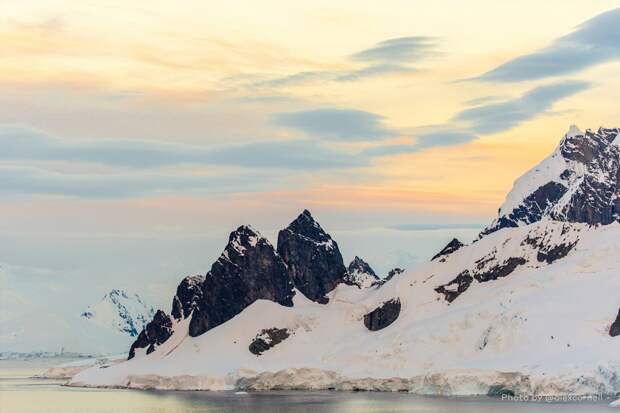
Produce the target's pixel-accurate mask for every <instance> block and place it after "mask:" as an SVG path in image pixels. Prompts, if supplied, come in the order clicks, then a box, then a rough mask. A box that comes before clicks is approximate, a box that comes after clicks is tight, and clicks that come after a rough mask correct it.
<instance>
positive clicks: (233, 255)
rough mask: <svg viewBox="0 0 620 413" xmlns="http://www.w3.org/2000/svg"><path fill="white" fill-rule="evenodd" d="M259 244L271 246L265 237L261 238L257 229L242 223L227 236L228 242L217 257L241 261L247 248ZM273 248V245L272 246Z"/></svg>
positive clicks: (252, 247)
mask: <svg viewBox="0 0 620 413" xmlns="http://www.w3.org/2000/svg"><path fill="white" fill-rule="evenodd" d="M259 243H260V244H261V246H271V244H270V243H269V241H268V240H267V239H266V238H263V237H262V236H261V235H260V234H259V233H258V232H257V231H255V230H254V228H252V227H251V226H249V225H242V226H240V227H239V228H237V229H236V230H234V231H233V232H231V233H230V236H229V237H228V244H227V245H226V248H224V252H223V253H222V255H220V258H219V259H222V260H227V261H231V262H238V261H240V260H241V261H243V259H242V257H244V256H245V254H246V251H247V250H248V249H254V248H256V247H257V245H258V244H259ZM272 248H273V247H272Z"/></svg>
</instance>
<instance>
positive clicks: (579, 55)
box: [475, 8, 620, 82]
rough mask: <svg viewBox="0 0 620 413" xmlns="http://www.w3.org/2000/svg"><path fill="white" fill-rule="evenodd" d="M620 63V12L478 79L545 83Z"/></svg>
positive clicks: (612, 12)
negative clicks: (560, 76) (565, 75)
mask: <svg viewBox="0 0 620 413" xmlns="http://www.w3.org/2000/svg"><path fill="white" fill-rule="evenodd" d="M618 59H620V8H618V9H613V10H610V11H607V12H605V13H602V14H599V15H598V16H596V17H594V18H592V19H590V20H587V21H586V22H584V23H582V24H581V25H579V26H578V27H577V28H576V30H575V31H573V32H572V33H570V34H568V35H566V36H563V37H560V38H559V39H557V40H555V41H554V42H553V43H551V44H550V45H549V46H547V47H545V48H543V49H541V50H538V51H536V52H533V53H530V54H526V55H523V56H519V57H516V58H514V59H511V60H509V61H507V62H506V63H503V64H501V65H500V66H498V67H496V68H494V69H492V70H490V71H488V72H486V73H484V74H483V75H481V76H479V77H477V78H475V79H477V80H483V81H497V82H519V81H524V80H532V79H542V78H546V77H551V76H558V75H564V74H569V73H575V72H578V71H581V70H584V69H587V68H589V67H591V66H594V65H598V64H601V63H605V62H609V61H613V60H618Z"/></svg>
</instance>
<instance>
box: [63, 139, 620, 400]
mask: <svg viewBox="0 0 620 413" xmlns="http://www.w3.org/2000/svg"><path fill="white" fill-rule="evenodd" d="M617 135H618V129H599V131H598V132H592V131H586V132H585V133H581V132H579V131H578V130H577V129H576V128H571V130H570V131H569V133H567V134H566V135H565V136H564V138H563V139H562V140H561V142H560V145H559V147H558V149H556V151H555V152H554V153H553V154H552V155H551V156H550V157H549V158H547V159H546V160H544V161H543V162H542V163H541V164H539V165H538V166H536V167H535V168H534V169H532V170H531V171H529V172H527V173H526V174H525V175H524V176H523V177H521V178H519V179H518V180H517V181H516V183H515V186H514V188H513V189H512V191H511V192H510V194H509V195H508V198H507V200H506V202H505V203H504V204H503V205H502V207H501V208H500V210H499V214H498V217H497V219H495V220H494V221H493V222H492V223H491V224H490V225H489V226H488V227H487V228H486V229H485V230H483V231H482V233H481V234H480V236H479V237H478V239H476V240H474V242H471V243H469V244H468V245H463V244H462V243H461V242H460V241H456V242H451V243H450V244H448V246H446V248H444V249H443V250H442V251H440V253H439V254H438V256H437V257H435V259H432V260H430V261H429V262H427V263H426V264H424V265H421V266H419V267H416V268H414V269H413V270H410V271H406V272H402V273H400V272H399V271H394V272H393V276H392V277H390V278H389V280H388V281H386V282H384V283H382V285H381V287H380V288H359V287H358V285H351V284H354V283H351V282H350V281H349V280H347V274H348V271H346V269H344V265H343V264H342V259H341V256H340V253H339V251H338V250H337V244H336V243H335V241H334V240H333V239H332V238H331V237H330V236H329V235H328V234H327V233H325V231H324V230H323V229H322V228H321V227H320V225H319V224H318V223H317V222H316V221H315V220H314V218H312V216H311V214H310V213H309V212H308V211H304V212H303V213H302V214H301V215H300V216H299V217H298V218H297V219H296V220H295V221H294V222H293V224H291V225H289V226H288V227H287V228H285V229H284V230H283V231H281V232H280V237H279V240H278V246H277V248H276V249H275V252H274V251H273V247H271V248H269V247H268V245H267V243H268V241H266V240H264V241H263V238H262V237H260V235H258V233H257V232H255V231H253V232H249V231H247V230H245V229H243V230H242V231H241V233H239V234H236V233H233V234H231V240H239V241H238V242H237V241H235V242H232V245H231V243H229V245H228V246H227V247H226V249H225V251H224V252H225V253H227V252H228V254H223V255H224V258H220V260H222V261H223V262H222V263H220V264H218V265H221V266H222V269H221V271H219V272H217V273H216V274H215V279H214V280H213V281H211V282H208V280H209V279H210V278H211V277H213V276H214V275H213V274H214V273H213V269H212V271H211V273H209V274H207V275H206V277H205V279H204V281H202V278H198V279H195V280H192V281H191V282H186V281H185V280H184V281H183V282H182V283H181V284H182V285H180V286H179V289H177V297H176V298H175V299H173V303H180V304H173V310H174V308H176V309H177V310H176V311H175V313H176V314H182V315H183V317H176V316H172V317H171V316H166V317H159V318H160V320H159V321H158V320H157V318H158V317H157V316H156V320H153V321H152V323H156V325H154V326H151V327H150V330H151V332H152V334H151V332H149V327H148V326H147V329H146V330H145V331H144V332H143V333H144V336H147V338H148V337H155V338H154V339H153V340H152V343H154V344H153V345H152V349H151V350H150V351H149V350H148V349H150V348H151V345H150V344H149V347H148V348H147V350H146V351H140V352H137V353H136V356H135V357H134V358H132V359H131V360H129V361H127V362H124V363H121V364H118V365H115V366H110V367H109V368H105V369H101V368H92V369H90V370H86V371H84V372H82V373H80V374H78V375H76V376H75V377H74V378H73V379H72V381H71V384H72V385H76V386H95V387H96V386H102V387H105V386H121V387H132V388H159V389H212V390H218V389H219V390H221V389H232V388H237V389H245V390H267V389H340V390H382V391H411V392H415V393H422V394H441V395H466V394H467V395H471V394H488V395H495V396H497V395H501V394H508V395H528V396H531V395H558V394H571V395H581V394H596V395H600V394H609V395H612V394H616V393H618V392H620V380H618V377H620V356H618V351H617V349H618V345H619V344H620V341H618V340H620V337H618V335H619V334H620V333H619V332H620V327H618V326H619V325H620V317H619V316H618V314H619V313H620V311H619V310H620V298H619V297H618V295H617V293H616V292H617V291H618V289H619V287H620V277H618V274H619V272H620V260H618V257H619V256H620V223H618V222H617V221H618V214H617V210H618V196H617V195H618V194H617V189H618V182H619V178H620V175H619V174H618V168H617V165H618V162H619V161H620V151H619V149H618V148H619V147H618V144H619V143H620V138H617ZM237 231H239V230H237ZM259 244H260V245H261V246H260V247H259ZM258 248H260V249H261V252H258V251H257V249H258ZM231 249H232V250H231ZM233 250H234V251H233ZM442 252H443V253H442ZM231 254H232V258H231ZM246 255H247V257H246ZM257 257H260V258H257ZM227 259H230V260H231V261H233V264H234V265H228V264H227V262H228V261H227ZM218 261H219V260H218ZM359 261H361V260H359ZM216 264H217V262H216ZM216 264H214V266H216ZM357 264H359V265H354V266H353V267H352V268H353V269H355V268H357V267H359V268H361V267H363V265H362V263H361V262H358V263H357ZM259 268H260V270H259ZM287 274H288V278H287V277H286V275H287ZM257 277H264V278H263V282H261V283H260V284H257V283H256V282H255V280H256V279H257ZM287 279H288V282H290V285H289V284H286V285H285V283H284V281H286V280H287ZM226 280H227V281H228V283H227V285H231V287H227V286H225V285H221V284H222V283H224V282H225V281H226ZM183 283H185V284H183ZM198 284H201V285H202V288H201V289H200V288H198ZM190 287H191V288H190ZM229 288H232V289H233V290H234V291H235V294H231V293H230V291H229ZM190 290H191V291H190ZM179 291H181V294H179ZM198 291H200V292H198ZM213 294H217V295H219V294H222V298H221V299H220V298H217V297H211V298H206V297H209V296H211V295H213ZM252 300H254V301H252ZM207 303H209V305H214V306H215V308H213V309H209V308H208V306H206V304H207ZM224 305H227V306H230V308H232V309H233V310H231V311H229V312H226V311H228V310H225V309H224V308H221V306H224ZM175 306H176V307H175ZM205 306H206V307H205ZM205 311H206V312H205ZM210 311H213V312H214V314H216V316H214V318H213V320H215V321H213V323H215V324H213V325H211V324H209V323H210V322H211V321H209V320H211V318H210V317H209V316H206V317H205V314H208V312H210ZM196 314H202V315H201V316H200V317H201V318H200V319H199V320H203V321H200V325H201V326H203V327H205V328H204V329H203V331H197V330H192V329H191V325H192V323H193V322H195V321H194V317H195V315H196ZM223 315H225V317H223ZM226 318H227V320H225V319H226ZM204 320H206V324H205V321H204ZM143 333H141V335H142V334H143ZM197 333H200V334H197ZM141 348H144V347H141ZM147 352H148V353H149V354H148V355H147V354H145V353H147Z"/></svg>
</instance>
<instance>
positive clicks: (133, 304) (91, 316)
mask: <svg viewBox="0 0 620 413" xmlns="http://www.w3.org/2000/svg"><path fill="white" fill-rule="evenodd" d="M154 315H155V310H154V309H153V308H152V307H149V306H147V305H146V304H145V303H144V301H142V298H140V296H139V295H138V294H128V293H127V292H125V291H123V290H118V289H114V290H112V291H110V292H109V293H107V294H106V295H104V296H103V298H102V299H101V301H99V302H98V303H96V304H94V305H92V306H89V307H88V308H87V309H86V311H84V312H83V313H82V314H81V315H80V316H81V317H82V319H84V320H87V321H89V322H91V323H94V324H97V325H99V326H101V327H104V328H109V329H111V330H114V331H116V332H120V333H122V334H127V335H129V336H130V337H136V336H137V335H138V333H140V332H141V331H142V330H143V329H144V327H146V324H147V323H148V322H149V321H150V320H151V319H152V318H153V316H154Z"/></svg>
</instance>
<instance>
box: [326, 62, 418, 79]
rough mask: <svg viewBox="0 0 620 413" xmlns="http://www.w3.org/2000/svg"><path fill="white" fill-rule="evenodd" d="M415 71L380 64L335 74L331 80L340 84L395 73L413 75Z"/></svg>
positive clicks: (397, 65)
mask: <svg viewBox="0 0 620 413" xmlns="http://www.w3.org/2000/svg"><path fill="white" fill-rule="evenodd" d="M416 71H417V69H415V68H413V67H408V66H403V65H399V64H389V63H382V64H376V65H370V66H366V67H363V68H361V69H357V70H351V71H349V72H343V73H337V74H336V75H335V76H334V78H333V80H336V81H340V82H350V81H355V80H360V79H363V78H367V77H374V76H381V75H389V74H396V73H413V72H416Z"/></svg>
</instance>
